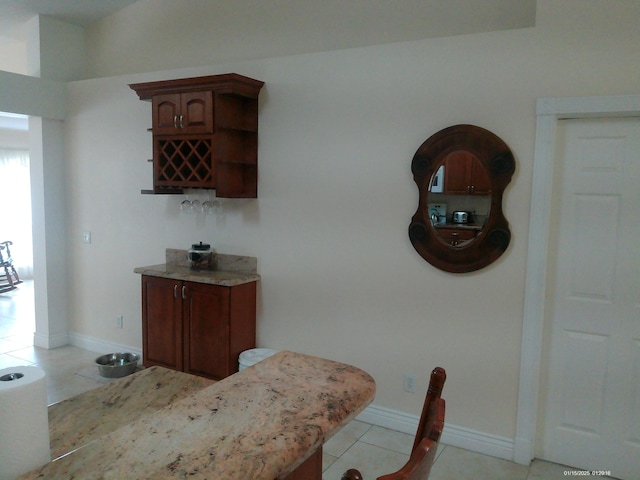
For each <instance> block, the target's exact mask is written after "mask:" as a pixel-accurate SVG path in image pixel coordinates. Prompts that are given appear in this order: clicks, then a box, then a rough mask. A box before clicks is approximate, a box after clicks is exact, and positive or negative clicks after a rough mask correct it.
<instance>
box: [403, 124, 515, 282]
mask: <svg viewBox="0 0 640 480" xmlns="http://www.w3.org/2000/svg"><path fill="white" fill-rule="evenodd" d="M411 171H412V173H413V179H414V181H415V182H416V184H417V186H418V191H419V194H420V198H419V202H418V210H417V211H416V213H415V214H414V215H413V217H412V219H411V224H410V225H409V239H410V240H411V243H412V244H413V246H414V248H415V249H416V251H417V252H418V253H419V254H420V255H421V256H422V257H423V258H424V259H425V260H426V261H427V262H429V263H430V264H431V265H433V266H434V267H436V268H439V269H441V270H444V271H446V272H452V273H465V272H473V271H475V270H479V269H481V268H483V267H486V266H487V265H489V264H491V263H492V262H494V261H495V260H496V259H497V258H498V257H500V256H501V255H502V254H503V253H504V251H505V250H506V249H507V247H508V246H509V243H510V241H511V232H510V230H509V223H508V222H507V219H506V218H505V217H504V213H503V211H502V196H503V194H504V190H505V188H506V186H507V185H508V184H509V182H510V181H511V177H512V175H513V172H514V171H515V159H514V157H513V154H512V153H511V150H510V149H509V147H508V146H507V145H506V144H505V143H504V142H503V141H502V140H501V139H500V138H499V137H498V136H496V135H495V134H493V133H491V132H490V131H488V130H485V129H483V128H480V127H477V126H475V125H454V126H452V127H448V128H445V129H444V130H441V131H439V132H438V133H436V134H435V135H432V136H431V137H429V138H428V139H427V140H426V141H425V142H424V143H423V144H422V145H421V146H420V148H418V151H417V152H416V154H415V155H414V157H413V161H412V162H411Z"/></svg>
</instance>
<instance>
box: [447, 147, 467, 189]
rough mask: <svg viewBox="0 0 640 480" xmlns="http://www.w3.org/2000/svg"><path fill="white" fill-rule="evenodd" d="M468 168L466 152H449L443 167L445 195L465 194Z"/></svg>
mask: <svg viewBox="0 0 640 480" xmlns="http://www.w3.org/2000/svg"><path fill="white" fill-rule="evenodd" d="M469 168H470V158H469V154H468V152H464V151H459V152H453V153H451V154H449V156H448V157H447V159H446V161H445V167H444V193H445V195H467V194H468V193H469V189H470V185H469V181H470V178H469V177H470V175H469Z"/></svg>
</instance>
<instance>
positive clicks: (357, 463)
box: [322, 442, 409, 480]
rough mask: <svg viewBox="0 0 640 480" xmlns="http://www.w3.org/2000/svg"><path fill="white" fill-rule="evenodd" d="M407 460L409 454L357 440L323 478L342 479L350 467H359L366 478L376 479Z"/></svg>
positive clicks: (368, 479) (330, 479)
mask: <svg viewBox="0 0 640 480" xmlns="http://www.w3.org/2000/svg"><path fill="white" fill-rule="evenodd" d="M407 460H409V455H404V454H401V453H398V452H393V451H391V450H386V449H384V448H380V447H377V446H375V445H370V444H368V443H363V442H356V443H355V444H354V445H353V446H352V447H351V448H350V449H349V450H347V451H346V452H345V453H344V455H342V456H341V457H340V458H339V459H338V460H336V461H335V462H334V463H333V465H331V466H330V467H329V468H328V469H327V470H326V471H325V472H324V473H323V474H322V479H323V480H340V477H342V474H343V473H344V472H346V471H347V470H348V469H350V468H357V469H358V470H360V473H362V475H363V477H364V478H365V479H366V480H374V479H375V478H377V477H379V476H381V475H385V474H387V473H392V472H395V471H396V470H399V469H400V468H402V466H403V465H404V464H405V463H407Z"/></svg>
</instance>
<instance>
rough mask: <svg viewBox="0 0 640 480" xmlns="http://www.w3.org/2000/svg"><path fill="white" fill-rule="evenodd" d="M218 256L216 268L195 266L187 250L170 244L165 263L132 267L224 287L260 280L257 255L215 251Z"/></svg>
mask: <svg viewBox="0 0 640 480" xmlns="http://www.w3.org/2000/svg"><path fill="white" fill-rule="evenodd" d="M215 259H216V260H215V264H216V267H215V268H214V269H211V270H193V269H192V268H191V267H190V266H189V261H188V260H187V251H186V250H178V249H171V248H167V249H166V261H165V263H163V264H159V265H150V266H147V267H137V268H135V269H134V270H133V271H134V273H140V274H142V275H149V276H152V277H163V278H171V279H173V280H181V281H189V282H199V283H208V284H212V285H221V286H225V287H233V286H235V285H241V284H243V283H250V282H257V281H258V280H260V275H258V273H257V261H256V258H255V257H243V256H239V255H228V254H220V253H216V255H215Z"/></svg>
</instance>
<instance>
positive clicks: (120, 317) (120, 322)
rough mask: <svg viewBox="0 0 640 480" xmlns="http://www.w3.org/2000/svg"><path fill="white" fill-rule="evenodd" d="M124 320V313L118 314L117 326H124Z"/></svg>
mask: <svg viewBox="0 0 640 480" xmlns="http://www.w3.org/2000/svg"><path fill="white" fill-rule="evenodd" d="M123 322H124V316H122V315H118V316H117V317H116V327H117V328H122V324H123Z"/></svg>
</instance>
